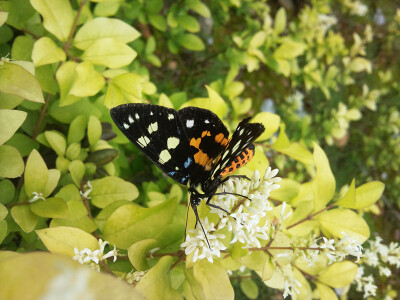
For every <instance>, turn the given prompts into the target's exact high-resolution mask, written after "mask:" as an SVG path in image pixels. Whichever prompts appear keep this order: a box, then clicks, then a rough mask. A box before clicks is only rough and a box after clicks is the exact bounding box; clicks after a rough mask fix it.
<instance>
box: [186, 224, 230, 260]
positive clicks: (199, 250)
mask: <svg viewBox="0 0 400 300" xmlns="http://www.w3.org/2000/svg"><path fill="white" fill-rule="evenodd" d="M200 221H201V220H200ZM201 223H202V224H203V227H204V230H205V232H206V233H207V238H208V241H209V243H210V247H209V246H208V243H207V239H206V236H205V235H204V233H203V230H202V229H201V226H198V227H197V228H196V229H191V230H189V234H188V235H187V236H186V241H185V242H184V243H182V244H181V247H182V248H185V254H186V255H189V254H190V253H192V252H193V258H192V260H193V262H196V261H197V260H200V259H203V258H207V260H208V261H209V262H213V256H217V257H220V255H221V250H225V249H226V247H225V246H224V244H223V243H222V242H221V241H220V239H224V238H225V235H223V234H212V232H214V231H215V228H214V224H213V223H208V218H207V217H206V218H205V220H204V221H201ZM191 234H192V235H191Z"/></svg>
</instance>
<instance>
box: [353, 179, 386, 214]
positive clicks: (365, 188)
mask: <svg viewBox="0 0 400 300" xmlns="http://www.w3.org/2000/svg"><path fill="white" fill-rule="evenodd" d="M384 189H385V185H384V184H383V183H382V182H380V181H371V182H368V183H366V184H363V185H362V186H359V187H358V188H357V189H356V207H354V208H355V209H359V208H364V207H368V206H371V205H372V204H374V203H375V202H376V201H378V199H379V198H380V197H381V196H382V193H383V190H384Z"/></svg>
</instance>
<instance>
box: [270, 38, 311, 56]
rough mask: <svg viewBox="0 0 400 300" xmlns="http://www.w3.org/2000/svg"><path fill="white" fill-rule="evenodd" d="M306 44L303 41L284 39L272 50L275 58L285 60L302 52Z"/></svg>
mask: <svg viewBox="0 0 400 300" xmlns="http://www.w3.org/2000/svg"><path fill="white" fill-rule="evenodd" d="M306 47H307V46H306V45H305V44H303V43H298V42H293V41H286V42H284V43H283V44H282V45H280V46H279V47H278V49H276V50H275V52H274V54H273V55H274V57H275V58H276V59H281V60H287V59H293V58H296V57H297V56H300V55H302V54H303V53H304V51H305V49H306Z"/></svg>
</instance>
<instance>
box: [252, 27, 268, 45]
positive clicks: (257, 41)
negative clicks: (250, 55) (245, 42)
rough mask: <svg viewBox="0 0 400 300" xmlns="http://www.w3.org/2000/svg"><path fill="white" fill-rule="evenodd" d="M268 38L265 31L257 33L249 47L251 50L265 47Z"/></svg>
mask: <svg viewBox="0 0 400 300" xmlns="http://www.w3.org/2000/svg"><path fill="white" fill-rule="evenodd" d="M266 38H267V35H266V34H265V32H264V31H259V32H257V33H256V34H255V35H254V36H253V37H252V38H251V40H250V44H249V47H250V48H258V47H261V46H262V45H264V43H265V39H266Z"/></svg>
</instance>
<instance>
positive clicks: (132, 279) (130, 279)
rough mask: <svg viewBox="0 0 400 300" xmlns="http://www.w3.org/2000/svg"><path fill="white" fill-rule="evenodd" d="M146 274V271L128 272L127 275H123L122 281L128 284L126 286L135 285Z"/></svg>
mask: <svg viewBox="0 0 400 300" xmlns="http://www.w3.org/2000/svg"><path fill="white" fill-rule="evenodd" d="M146 273H147V271H135V272H133V271H132V272H129V273H127V274H125V276H124V278H123V279H124V280H125V281H126V282H127V283H128V284H136V283H137V282H139V281H140V279H142V278H143V276H144V275H145V274H146Z"/></svg>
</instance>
